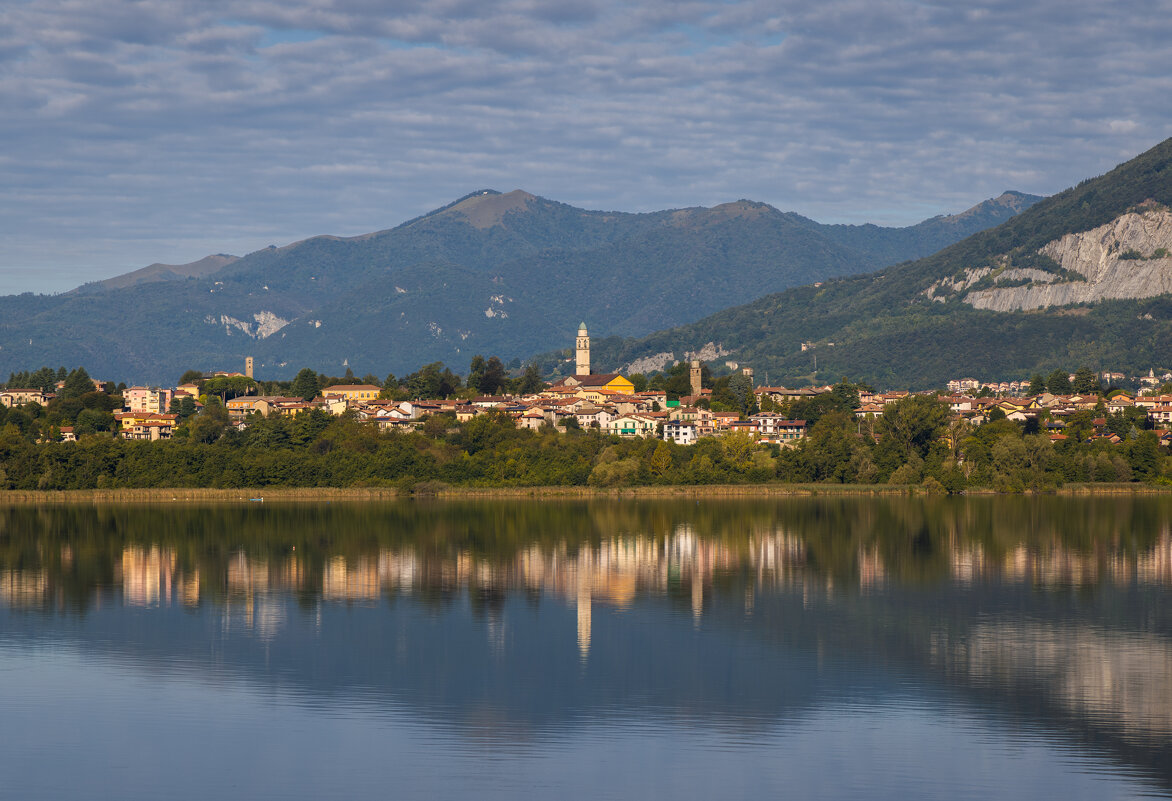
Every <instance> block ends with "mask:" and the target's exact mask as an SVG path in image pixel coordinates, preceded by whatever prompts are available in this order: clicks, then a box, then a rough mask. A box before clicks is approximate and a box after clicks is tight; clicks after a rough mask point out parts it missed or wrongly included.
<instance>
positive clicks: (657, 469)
mask: <svg viewBox="0 0 1172 801" xmlns="http://www.w3.org/2000/svg"><path fill="white" fill-rule="evenodd" d="M670 469H671V446H669V445H668V444H667V443H666V442H664V441H662V440H660V442H659V444H658V445H656V446H655V452H654V453H652V454H651V473H652V475H655V476H659V477H661V478H662V477H663V476H664V475H666V473H667V471H668V470H670Z"/></svg>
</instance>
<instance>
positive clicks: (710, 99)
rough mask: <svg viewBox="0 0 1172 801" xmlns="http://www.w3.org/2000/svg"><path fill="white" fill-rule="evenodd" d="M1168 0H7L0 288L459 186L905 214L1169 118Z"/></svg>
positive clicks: (989, 190)
mask: <svg viewBox="0 0 1172 801" xmlns="http://www.w3.org/2000/svg"><path fill="white" fill-rule="evenodd" d="M1170 65H1172V0H1129V2H1126V3H1103V2H1101V0H1096V2H1088V1H1087V0H1054V1H1053V2H1050V1H1048V0H1047V1H1045V2H1023V0H1007V1H1005V2H1002V1H1001V0H984V1H983V2H982V1H978V2H964V3H962V2H938V3H937V2H909V1H907V0H808V1H807V2H787V0H765V1H761V2H758V1H757V0H744V1H743V2H742V1H739V0H726V1H724V2H717V1H716V0H712V1H709V0H644V1H643V2H639V0H635V1H634V2H630V1H628V2H618V0H500V1H496V0H419V1H417V0H382V1H380V0H230V1H229V0H7V2H5V3H4V4H3V5H2V6H0V293H13V292H23V291H35V292H56V291H61V290H64V289H68V288H70V287H72V286H76V285H77V284H79V283H82V282H84V281H87V280H95V279H98V278H104V277H108V276H111V275H114V274H117V273H121V272H125V271H127V270H130V269H134V268H137V267H141V266H144V265H146V264H149V263H151V262H155V261H162V262H167V263H183V262H188V261H193V260H195V259H198V258H200V257H202V256H204V255H207V254H209V253H215V252H228V253H235V254H237V255H242V254H244V253H246V252H249V251H251V250H255V249H257V248H260V247H264V246H266V245H268V244H285V243H288V242H290V241H294V240H297V239H301V238H304V237H306V236H310V235H313V234H319V233H332V234H339V235H352V234H359V233H365V232H368V231H372V230H378V229H382V228H388V227H391V226H393V225H396V224H398V223H400V222H402V221H404V220H406V219H408V218H410V217H413V216H415V215H418V214H420V213H423V212H426V211H428V210H430V209H432V208H435V207H437V206H440V205H443V204H445V203H447V202H449V201H451V200H454V199H455V198H457V197H459V196H461V195H463V194H466V193H468V192H470V191H473V190H475V189H480V188H494V189H499V190H501V191H508V190H511V189H517V188H521V189H526V190H528V191H530V192H534V193H536V194H539V195H543V196H546V197H549V198H553V199H555V200H560V201H564V202H567V203H572V204H575V205H579V206H584V207H587V208H597V209H620V210H629V211H645V210H654V209H661V208H671V207H679V206H692V205H712V204H715V203H720V202H724V201H728V200H735V199H737V198H751V199H754V200H762V201H765V202H768V203H771V204H773V205H774V206H777V207H778V208H781V209H783V210H794V211H798V212H801V213H803V214H805V215H807V216H810V217H813V218H814V219H817V220H820V221H823V222H878V223H887V224H906V223H911V222H915V221H918V220H920V219H922V218H924V217H928V216H931V215H933V214H937V213H941V212H955V211H960V210H962V209H964V208H966V207H968V206H970V205H972V204H974V203H976V202H979V201H980V200H982V199H984V198H986V197H991V196H994V195H997V194H999V193H1000V192H1001V191H1003V190H1005V189H1020V190H1023V191H1028V192H1034V193H1038V194H1049V193H1053V192H1055V191H1058V190H1060V189H1063V188H1065V187H1067V186H1069V185H1071V184H1073V183H1077V182H1078V181H1079V180H1081V179H1082V178H1084V177H1088V176H1091V175H1096V174H1099V173H1102V172H1104V171H1106V170H1107V169H1110V168H1111V167H1113V166H1114V165H1115V164H1117V163H1119V162H1120V161H1123V160H1126V159H1127V158H1129V157H1131V156H1133V155H1136V154H1138V153H1139V152H1141V151H1143V150H1146V149H1147V148H1149V147H1151V146H1152V145H1154V144H1156V143H1157V142H1159V141H1161V140H1162V139H1164V138H1166V137H1168V136H1169V135H1172V103H1170V102H1169V101H1168V98H1169V96H1170V95H1172V68H1170Z"/></svg>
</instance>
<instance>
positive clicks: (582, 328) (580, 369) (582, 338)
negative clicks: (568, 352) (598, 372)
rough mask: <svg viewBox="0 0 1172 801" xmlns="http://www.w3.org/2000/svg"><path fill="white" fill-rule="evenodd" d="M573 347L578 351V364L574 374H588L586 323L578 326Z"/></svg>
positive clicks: (588, 342) (588, 349)
mask: <svg viewBox="0 0 1172 801" xmlns="http://www.w3.org/2000/svg"><path fill="white" fill-rule="evenodd" d="M574 347H575V348H577V351H578V366H577V368H576V369H575V370H574V375H590V335H589V334H588V333H586V323H582V324H581V325H579V326H578V340H577V342H576V343H575V345H574Z"/></svg>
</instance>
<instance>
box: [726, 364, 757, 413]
mask: <svg viewBox="0 0 1172 801" xmlns="http://www.w3.org/2000/svg"><path fill="white" fill-rule="evenodd" d="M728 391H729V394H730V395H731V396H732V397H733V400H734V401H735V402H736V404H737V411H738V412H740V413H741V416H742V417H747V416H748V415H749V414H750V413H751V412H752V409H753V406H754V405H755V404H756V402H757V398H756V396H755V395H754V394H753V380H752V379H751V378H749V377H748V376H747V375H744V374H743V373H737V374H736V375H734V376H733V377H732V378H730V379H729V380H728Z"/></svg>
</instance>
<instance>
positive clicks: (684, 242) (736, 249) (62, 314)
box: [0, 190, 1039, 382]
mask: <svg viewBox="0 0 1172 801" xmlns="http://www.w3.org/2000/svg"><path fill="white" fill-rule="evenodd" d="M1038 200H1039V198H1038V197H1036V196H1031V195H1025V194H1022V193H1018V192H1007V193H1005V194H1003V195H1002V196H1000V197H999V198H996V199H994V200H990V201H986V202H984V203H981V204H979V205H978V206H975V207H973V208H972V209H969V210H968V211H966V212H964V213H961V214H957V215H953V216H939V217H934V218H932V219H929V220H925V221H924V222H921V223H919V224H918V225H914V226H910V227H907V228H884V227H880V226H875V225H862V226H849V225H823V224H820V223H817V222H814V221H813V220H810V219H807V218H805V217H803V216H801V215H798V214H795V213H792V212H788V213H787V212H781V211H778V210H777V209H775V208H773V207H771V206H768V205H766V204H764V203H757V202H753V201H748V200H740V201H736V202H732V203H725V204H722V205H719V206H715V207H713V208H685V209H675V210H668V211H659V212H652V213H640V214H633V213H624V212H604V211H588V210H584V209H579V208H575V207H573V206H569V205H566V204H563V203H558V202H555V201H552V200H547V199H545V198H541V197H536V196H534V195H531V194H529V193H526V192H523V191H520V190H517V191H513V192H508V193H504V194H502V193H499V192H496V191H493V190H481V191H478V192H474V193H472V194H469V195H466V196H465V197H463V198H460V199H459V200H457V201H455V202H454V203H451V204H449V205H447V206H445V207H443V208H440V209H437V210H435V211H433V212H431V213H429V214H426V215H423V216H422V217H419V218H416V219H414V220H410V221H408V222H405V223H403V224H402V225H399V226H397V227H395V228H391V229H388V230H384V231H378V232H375V233H370V234H366V235H363V236H356V237H349V238H342V237H335V236H317V237H313V238H310V239H306V240H303V241H300V242H295V243H293V244H290V245H286V246H284V247H275V246H270V247H268V248H265V249H262V250H259V251H256V252H254V253H250V254H248V255H246V256H244V257H242V258H237V257H235V256H231V255H227V254H219V255H216V256H209V257H207V258H205V259H201V260H200V261H197V262H193V263H191V264H186V265H167V264H154V265H151V266H150V267H146V268H143V269H139V270H135V271H132V272H128V273H126V274H125V275H120V276H116V277H113V278H110V279H107V280H105V281H99V282H95V283H91V284H86V285H84V286H82V287H78V288H77V289H75V290H72V291H70V292H66V293H63V294H60V295H39V296H38V295H31V294H27V293H26V294H24V295H19V296H8V297H2V298H0V375H2V374H3V373H7V372H10V371H15V370H25V369H35V368H36V367H39V366H41V365H69V366H73V365H78V364H80V365H84V366H85V367H86V368H87V370H89V371H90V372H91V373H93V374H94V375H96V376H99V377H110V378H116V379H122V380H127V381H144V382H171V381H173V380H174V379H175V377H176V376H178V375H179V374H180V373H182V372H183V371H185V370H187V369H191V368H197V369H223V368H235V369H239V365H241V364H242V363H243V359H244V357H245V356H246V355H252V356H254V357H255V359H256V364H257V375H258V376H259V377H264V378H287V377H290V376H291V375H292V374H293V373H295V372H296V371H297V370H298V369H299V368H301V367H305V366H309V367H313V368H314V369H317V370H321V371H325V372H336V373H340V372H342V371H343V370H344V369H345V367H346V366H347V365H348V366H350V367H352V368H353V369H354V370H355V371H356V372H358V373H359V374H362V373H367V372H372V373H375V374H377V375H383V374H384V373H386V372H388V371H392V372H396V373H403V372H409V371H412V370H414V369H416V368H418V367H419V366H420V365H422V364H425V363H427V362H431V361H445V362H447V363H448V364H450V365H451V366H453V367H454V368H456V369H457V370H463V369H464V368H465V366H466V365H467V363H468V361H470V360H471V358H472V356H473V355H475V354H477V353H480V354H484V355H486V356H488V355H498V356H500V357H502V358H503V359H505V360H506V361H507V360H509V359H513V358H525V357H528V356H529V355H530V354H533V353H536V352H540V351H545V350H548V349H550V348H551V347H557V346H560V345H562V344H563V343H565V344H568V343H569V341H570V339H571V337H572V335H573V332H574V330H575V328H576V326H577V323H578V321H580V320H583V319H584V320H588V321H589V322H590V326H591V331H592V333H593V334H596V335H598V334H601V335H610V336H616V337H639V336H645V335H647V334H649V333H651V332H654V331H657V330H661V329H667V328H671V327H673V326H679V325H681V324H686V323H691V322H693V321H695V320H698V319H700V318H703V317H704V316H705V315H710V314H712V313H714V312H717V311H719V310H721V309H725V308H728V307H730V306H734V305H735V304H741V303H745V302H747V301H751V300H754V299H756V298H759V297H761V296H763V295H767V294H769V293H773V292H777V291H779V290H783V289H786V288H789V287H794V286H799V285H803V284H809V283H811V282H815V281H823V280H826V279H828V278H831V277H834V276H843V275H852V274H858V273H864V272H869V271H873V270H876V269H881V268H883V267H885V266H888V265H891V264H894V263H897V262H902V261H906V260H908V259H913V258H918V257H921V256H924V255H927V254H929V253H932V252H935V251H936V250H938V249H939V248H941V247H943V246H945V245H948V244H951V243H954V242H957V241H959V240H961V239H963V238H965V237H966V236H969V235H970V234H972V233H974V232H976V231H980V230H984V229H986V228H989V227H990V226H993V225H997V224H999V223H1001V222H1003V221H1005V220H1007V219H1010V218H1012V217H1013V216H1014V215H1016V214H1018V213H1019V212H1021V211H1023V210H1025V209H1027V208H1029V207H1030V206H1031V205H1032V204H1034V203H1035V202H1037V201H1038Z"/></svg>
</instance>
